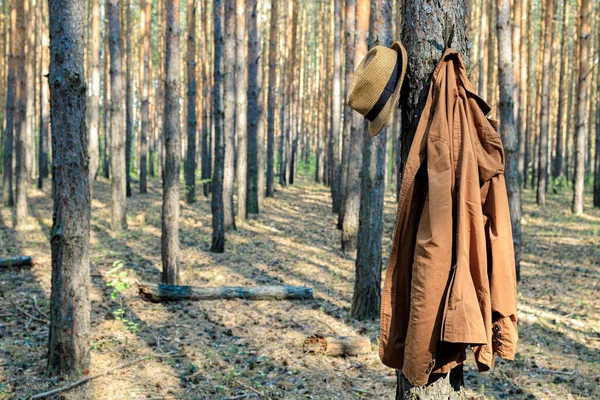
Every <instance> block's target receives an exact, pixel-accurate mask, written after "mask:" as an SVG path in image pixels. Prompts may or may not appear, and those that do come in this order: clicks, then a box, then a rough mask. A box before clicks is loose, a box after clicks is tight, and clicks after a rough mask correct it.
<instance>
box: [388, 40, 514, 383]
mask: <svg viewBox="0 0 600 400" xmlns="http://www.w3.org/2000/svg"><path fill="white" fill-rule="evenodd" d="M489 111H490V107H489V106H488V105H487V104H486V102H485V101H483V100H482V99H481V98H480V97H479V96H477V94H476V93H475V92H474V90H473V87H472V85H471V83H470V82H469V80H468V79H467V74H466V70H465V66H464V64H463V62H462V59H461V56H460V54H458V52H456V51H455V50H453V49H447V50H446V51H445V52H444V55H443V56H442V60H441V61H440V63H439V64H438V66H437V67H436V69H435V71H434V73H433V76H432V81H431V86H430V89H429V95H428V97H427V102H426V105H425V108H424V109H423V112H422V114H421V117H420V120H419V124H418V126H417V130H416V133H415V137H414V140H413V143H412V146H411V148H410V151H409V155H408V159H407V162H406V166H405V169H404V173H403V176H402V186H401V189H400V194H399V199H398V210H397V216H396V225H395V228H394V240H393V246H392V251H391V254H390V259H389V263H388V268H387V271H386V276H385V284H384V290H383V294H382V301H381V336H380V339H379V355H380V358H381V360H382V362H383V363H384V364H385V365H387V366H389V367H392V368H397V369H402V372H403V374H404V375H405V376H406V378H407V379H408V380H409V381H410V382H411V383H412V384H413V385H415V386H422V385H425V384H426V383H427V382H428V380H429V375H430V374H431V373H445V372H448V371H449V370H450V369H452V368H454V367H455V366H457V365H458V364H461V363H463V362H464V360H465V358H466V354H465V350H466V347H467V346H469V345H470V346H471V348H472V349H473V352H474V354H475V359H476V361H477V365H478V368H479V370H480V371H486V370H488V369H489V368H491V367H492V366H493V364H494V357H493V355H494V354H497V355H499V356H500V357H503V358H506V359H513V358H514V353H515V347H516V342H517V338H518V334H517V317H516V275H515V263H514V250H513V241H512V231H511V223H510V214H509V208H508V198H507V194H506V184H505V181H504V151H503V148H502V142H501V141H500V137H499V136H498V133H497V131H496V128H497V123H496V122H495V121H493V120H490V119H488V118H487V117H486V115H487V114H488V112H489Z"/></svg>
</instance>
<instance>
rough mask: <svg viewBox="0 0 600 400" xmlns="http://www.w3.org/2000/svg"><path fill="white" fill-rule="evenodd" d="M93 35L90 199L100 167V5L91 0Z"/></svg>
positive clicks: (90, 114) (90, 106)
mask: <svg viewBox="0 0 600 400" xmlns="http://www.w3.org/2000/svg"><path fill="white" fill-rule="evenodd" d="M90 8H91V10H92V13H91V16H90V17H91V23H92V33H91V35H90V41H91V44H92V48H91V52H90V58H91V61H90V64H91V67H92V68H91V73H90V75H91V87H90V89H91V90H90V98H89V121H90V126H89V142H88V145H89V154H90V197H93V193H94V181H95V180H96V175H97V174H98V168H99V165H100V142H99V140H100V138H99V137H100V134H99V126H100V124H99V122H100V43H101V40H102V36H101V34H100V4H99V2H98V0H90Z"/></svg>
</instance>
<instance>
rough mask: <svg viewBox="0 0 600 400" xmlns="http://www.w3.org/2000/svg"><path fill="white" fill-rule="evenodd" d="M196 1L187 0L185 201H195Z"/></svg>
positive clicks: (190, 202) (189, 202)
mask: <svg viewBox="0 0 600 400" xmlns="http://www.w3.org/2000/svg"><path fill="white" fill-rule="evenodd" d="M195 3H196V2H195V1H194V0H187V79H188V82H187V89H188V90H187V149H186V155H185V170H184V174H185V201H186V203H188V204H192V203H194V202H195V201H196V128H197V126H198V120H197V118H196V86H197V85H196V4H195Z"/></svg>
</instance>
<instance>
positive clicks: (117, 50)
mask: <svg viewBox="0 0 600 400" xmlns="http://www.w3.org/2000/svg"><path fill="white" fill-rule="evenodd" d="M107 9H108V27H109V38H108V40H109V48H110V92H111V98H110V121H111V124H110V176H111V179H112V197H111V198H112V230H113V231H114V232H118V231H121V230H125V229H127V215H126V212H127V199H126V190H127V182H126V170H125V168H126V167H125V164H126V156H125V115H124V110H123V104H124V103H125V99H124V97H123V96H124V93H123V69H122V65H123V63H122V57H121V23H120V21H119V1H118V0H107Z"/></svg>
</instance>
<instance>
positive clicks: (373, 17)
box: [352, 0, 392, 320]
mask: <svg viewBox="0 0 600 400" xmlns="http://www.w3.org/2000/svg"><path fill="white" fill-rule="evenodd" d="M391 14H392V10H391V4H390V3H386V2H385V1H384V0H371V12H370V27H369V37H370V38H373V39H375V40H376V42H374V43H372V44H371V46H374V45H383V46H389V45H390V39H391V35H390V25H389V21H390V18H389V17H390V15H391ZM386 131H387V128H384V129H383V130H382V131H381V132H379V134H378V135H377V136H375V137H372V136H371V135H370V134H369V131H368V130H367V129H363V130H362V132H360V131H358V132H357V134H359V135H360V134H362V135H363V138H364V139H363V140H364V145H363V160H362V176H361V201H360V211H359V220H360V223H359V227H358V252H357V256H356V279H355V281H354V296H353V298H352V317H354V318H356V319H360V320H364V319H375V318H377V317H378V316H379V305H380V302H381V262H382V259H381V236H382V233H383V195H384V180H385V174H384V171H385V167H384V163H385V143H386V138H387V132H386Z"/></svg>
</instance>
